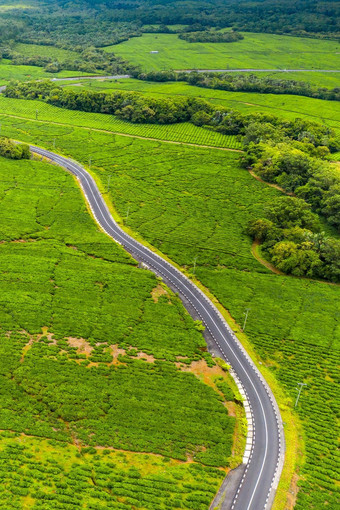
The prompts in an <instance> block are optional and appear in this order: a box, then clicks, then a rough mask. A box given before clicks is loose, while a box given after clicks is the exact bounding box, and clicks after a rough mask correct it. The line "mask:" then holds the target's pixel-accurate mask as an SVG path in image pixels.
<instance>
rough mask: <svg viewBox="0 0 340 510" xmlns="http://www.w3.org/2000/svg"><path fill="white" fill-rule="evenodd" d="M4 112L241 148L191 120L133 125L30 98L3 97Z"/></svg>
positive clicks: (0, 108)
mask: <svg viewBox="0 0 340 510" xmlns="http://www.w3.org/2000/svg"><path fill="white" fill-rule="evenodd" d="M0 111H1V112H2V113H7V114H10V115H13V116H19V117H22V118H26V119H36V118H37V119H38V120H39V121H44V122H52V123H60V124H65V125H71V126H77V127H81V126H84V127H88V128H93V129H99V130H103V131H112V132H114V133H124V134H127V135H134V136H140V137H143V138H154V139H156V140H169V141H172V142H176V143H190V144H197V145H208V146H214V147H224V148H230V149H239V148H240V147H241V144H240V142H239V141H238V140H237V138H236V136H226V135H222V134H220V133H216V132H214V131H210V130H208V129H204V128H201V127H197V126H194V125H193V124H190V123H188V122H186V123H180V124H169V125H166V124H163V125H159V124H132V123H131V122H127V121H124V120H121V119H119V118H117V117H114V116H113V115H106V114H102V113H86V112H81V111H72V110H67V109H64V108H58V107H56V106H52V105H49V104H46V103H43V102H41V101H26V100H25V99H22V100H18V99H11V98H6V97H4V96H0Z"/></svg>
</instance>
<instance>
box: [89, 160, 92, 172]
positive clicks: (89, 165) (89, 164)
mask: <svg viewBox="0 0 340 510" xmlns="http://www.w3.org/2000/svg"><path fill="white" fill-rule="evenodd" d="M91 163H92V161H91V158H89V168H90V170H91Z"/></svg>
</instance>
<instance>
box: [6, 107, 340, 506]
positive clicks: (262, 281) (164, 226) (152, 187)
mask: <svg viewBox="0 0 340 510" xmlns="http://www.w3.org/2000/svg"><path fill="white" fill-rule="evenodd" d="M18 104H19V103H18ZM1 122H2V126H3V127H2V129H3V132H5V133H7V134H8V135H10V136H12V137H14V138H17V139H22V140H32V141H34V142H36V143H40V144H41V145H43V146H46V147H53V139H54V138H55V139H56V148H57V150H59V151H60V152H62V153H64V154H69V155H72V156H73V157H74V158H75V159H78V160H79V161H81V162H83V163H85V164H86V163H87V162H88V159H89V157H90V156H91V161H92V172H94V173H95V174H96V175H97V178H98V179H100V181H101V182H102V188H105V186H106V183H107V182H108V179H109V176H111V177H110V190H111V193H110V196H111V200H112V202H113V204H114V206H115V208H116V210H117V211H118V213H119V214H120V216H121V217H122V218H125V224H127V226H128V227H129V228H130V229H131V230H132V231H136V232H138V233H139V234H140V235H141V236H143V237H144V238H145V239H146V240H147V241H149V242H150V243H151V244H153V245H154V246H156V247H157V248H158V249H159V250H161V251H162V252H164V253H166V254H167V255H168V256H169V257H171V258H172V259H173V260H175V262H177V263H178V264H179V265H181V266H182V267H183V268H184V269H186V270H187V271H188V272H190V270H192V268H193V263H194V259H195V257H197V259H196V275H197V277H198V279H199V280H200V281H201V282H202V283H203V284H204V285H205V286H206V287H208V288H209V289H210V291H211V292H213V294H215V296H216V297H217V298H218V299H219V301H220V303H221V304H222V305H223V306H224V307H225V309H227V310H229V312H230V314H231V317H232V318H233V319H234V320H235V321H236V324H237V323H238V324H240V323H242V321H243V317H244V315H243V313H244V310H245V309H246V308H250V309H251V312H250V314H249V317H248V322H247V330H246V332H247V337H248V340H249V341H250V342H251V345H252V346H253V347H254V348H255V350H256V353H257V356H258V362H261V363H262V365H261V366H262V367H264V368H265V370H268V371H270V373H271V374H274V375H275V378H276V380H277V381H278V382H279V383H280V385H281V386H282V387H283V388H284V391H285V398H283V397H282V398H280V403H281V408H282V410H283V411H284V413H285V416H288V417H289V416H290V415H291V413H293V414H295V413H296V415H297V417H299V418H300V419H301V421H302V422H303V426H304V435H305V438H306V463H305V465H303V467H301V468H300V470H299V476H300V480H299V484H298V485H299V495H298V501H297V505H296V509H298V510H307V509H308V510H314V509H315V510H316V509H317V510H319V509H320V508H322V506H323V505H324V503H325V501H326V502H328V508H329V509H332V510H335V508H336V504H337V503H336V502H337V497H338V495H337V491H338V487H337V485H336V483H335V481H333V480H334V476H333V474H334V473H335V472H336V458H335V443H336V402H337V378H338V374H337V372H336V368H335V367H336V364H337V363H338V360H339V337H340V332H339V329H338V300H339V286H335V285H331V284H327V283H320V282H316V281H310V280H304V279H298V278H292V277H287V276H280V275H276V274H272V273H271V272H270V271H269V270H268V269H267V268H265V267H263V266H262V265H261V264H260V263H259V262H258V261H256V259H254V258H253V256H252V255H251V240H250V239H249V238H248V237H247V236H246V235H245V233H244V232H245V228H246V225H247V221H248V219H249V218H250V217H251V216H252V215H253V214H254V213H256V214H261V210H262V208H263V207H264V205H265V203H266V202H268V201H270V200H272V199H273V197H274V196H277V194H278V193H279V191H277V190H274V189H273V188H270V187H267V186H266V185H265V184H264V183H261V182H259V181H256V180H254V179H253V178H252V177H251V176H250V175H249V173H248V172H246V171H245V170H243V169H241V168H240V167H239V165H238V162H237V155H236V154H230V153H226V152H223V151H215V150H213V149H204V150H203V149H200V148H188V147H175V146H171V145H167V144H162V143H156V142H151V141H142V140H132V139H129V140H127V139H126V138H124V137H119V136H116V137H112V135H110V134H105V133H98V132H94V131H92V133H90V135H89V132H88V131H87V130H85V129H77V128H71V127H69V128H67V127H61V126H53V125H49V126H48V125H44V124H40V125H39V123H36V122H30V121H19V120H18V119H14V118H9V117H6V116H2V120H1ZM127 210H129V216H128V220H127V221H126V216H127ZM315 324H318V327H317V328H316V327H315ZM235 327H236V329H238V330H239V328H238V327H237V326H235ZM302 381H303V382H306V383H307V384H308V387H307V389H306V390H305V391H304V393H303V395H302V396H301V399H300V402H299V406H298V408H297V409H296V410H294V409H293V405H294V400H295V397H296V389H295V388H296V384H297V383H298V382H302ZM276 395H278V392H276ZM334 402H335V404H334ZM325 409H327V411H325ZM286 419H287V418H286ZM287 421H288V419H287ZM292 423H293V420H292V419H289V425H286V429H287V428H288V429H289V427H291V424H292ZM288 439H289V440H291V441H292V443H293V444H294V447H295V446H296V433H295V432H294V430H291V428H290V429H289V432H288ZM288 446H289V444H288ZM294 455H296V452H295V451H294V452H293V453H289V459H288V461H289V464H290V466H292V464H293V463H294V462H295V461H294ZM288 485H289V478H288V479H285V480H284V487H285V489H287V487H288ZM280 497H281V503H280V504H281V507H279V508H284V505H285V501H284V496H283V495H282V492H281V493H280Z"/></svg>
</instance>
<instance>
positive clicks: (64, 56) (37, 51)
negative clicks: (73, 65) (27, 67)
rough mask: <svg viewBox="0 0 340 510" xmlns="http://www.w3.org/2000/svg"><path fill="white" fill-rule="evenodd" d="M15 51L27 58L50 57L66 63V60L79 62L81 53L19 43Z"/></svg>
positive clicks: (14, 48) (15, 46)
mask: <svg viewBox="0 0 340 510" xmlns="http://www.w3.org/2000/svg"><path fill="white" fill-rule="evenodd" d="M13 50H14V51H16V52H18V53H20V54H21V55H25V57H33V56H37V55H38V56H40V57H50V58H55V59H56V60H59V61H60V62H64V61H65V60H69V61H73V60H79V58H80V57H79V53H77V52H76V51H70V50H63V49H61V48H55V47H54V46H43V45H41V44H22V43H17V44H15V45H14V47H13Z"/></svg>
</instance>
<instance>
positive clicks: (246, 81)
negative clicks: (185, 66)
mask: <svg viewBox="0 0 340 510" xmlns="http://www.w3.org/2000/svg"><path fill="white" fill-rule="evenodd" d="M132 76H133V77H134V78H137V79H139V80H143V81H156V82H166V81H185V82H187V83H189V85H193V86H195V87H202V88H208V89H216V90H228V91H230V92H259V93H260V94H290V95H297V96H305V97H312V98H314V99H327V100H331V101H340V87H334V88H333V89H327V88H326V87H315V86H313V85H311V84H310V83H307V82H304V81H300V80H284V79H280V78H272V77H269V76H257V75H255V74H253V73H249V74H248V73H247V74H246V73H242V74H240V73H239V74H237V73H228V72H225V73H217V72H211V73H209V72H206V73H198V72H195V71H192V72H190V73H184V72H180V73H176V72H174V71H150V72H147V73H145V72H139V70H138V68H137V69H135V70H134V71H133V72H132Z"/></svg>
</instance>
